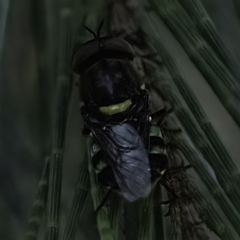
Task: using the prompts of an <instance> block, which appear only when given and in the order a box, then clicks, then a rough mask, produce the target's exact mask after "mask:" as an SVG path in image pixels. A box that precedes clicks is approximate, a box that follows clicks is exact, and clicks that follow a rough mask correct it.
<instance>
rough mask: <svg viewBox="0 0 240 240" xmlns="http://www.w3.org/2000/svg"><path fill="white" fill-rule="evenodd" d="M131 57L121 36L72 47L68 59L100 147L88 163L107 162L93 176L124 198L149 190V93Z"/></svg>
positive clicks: (144, 194)
mask: <svg viewBox="0 0 240 240" xmlns="http://www.w3.org/2000/svg"><path fill="white" fill-rule="evenodd" d="M134 56H135V55H134V51H133V49H132V47H131V46H130V45H129V44H128V43H127V42H126V41H124V40H123V39H120V38H112V37H102V38H97V39H94V40H91V41H89V42H87V43H85V44H84V45H81V46H77V47H76V48H75V53H74V57H73V68H74V70H75V72H77V73H78V74H80V76H81V79H80V96H81V97H82V100H83V102H84V103H85V105H84V106H83V107H82V109H81V114H82V117H83V119H84V123H85V126H86V128H87V129H88V130H89V131H90V132H91V133H92V135H93V136H94V138H95V140H96V141H97V143H98V145H99V146H100V148H101V151H99V152H98V154H97V155H96V156H95V157H94V159H93V165H94V167H95V168H97V165H98V164H99V162H100V161H102V162H104V163H105V164H106V166H105V167H104V168H103V169H102V170H101V171H100V173H99V174H98V179H99V181H100V182H101V183H102V184H103V185H106V186H110V187H112V188H115V189H118V190H119V192H121V194H122V195H123V196H124V197H125V198H126V199H127V200H128V201H135V200H136V199H138V198H142V197H147V196H148V195H149V193H150V191H151V166H150V165H151V164H150V161H149V149H150V146H149V131H150V122H149V99H148V91H147V90H145V89H142V88H143V87H142V82H141V80H140V78H139V76H138V74H137V72H136V70H135V68H134V67H133V65H132V61H133V59H134ZM164 160H165V159H164ZM152 161H153V162H154V159H153V160H152ZM153 165H154V166H155V164H153ZM158 167H159V166H158Z"/></svg>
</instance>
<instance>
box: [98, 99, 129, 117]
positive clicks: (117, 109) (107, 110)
mask: <svg viewBox="0 0 240 240" xmlns="http://www.w3.org/2000/svg"><path fill="white" fill-rule="evenodd" d="M131 105H132V101H131V99H127V100H126V101H124V102H121V103H118V104H113V105H110V106H103V107H99V110H100V112H101V113H103V114H106V115H113V114H116V113H122V112H124V111H126V110H127V109H128V108H129V107H130V106H131Z"/></svg>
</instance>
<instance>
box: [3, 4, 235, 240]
mask: <svg viewBox="0 0 240 240" xmlns="http://www.w3.org/2000/svg"><path fill="white" fill-rule="evenodd" d="M220 2H221V3H220ZM239 6H240V5H239V0H233V1H224V0H221V1H220V0H211V1H200V0H194V1H188V0H170V1H169V0H168V1H166V0H160V1H153V0H149V1H141V0H129V1H123V0H118V1H113V0H108V1H93V0H88V1H87V0H61V1H56V0H50V1H48V0H44V1H30V0H26V1H23V2H20V1H16V0H1V2H0V79H1V81H0V84H1V85H0V104H1V115H0V116H1V118H0V124H1V137H0V141H1V149H0V153H1V162H0V163H1V168H0V169H1V175H0V176H1V188H0V209H1V214H0V216H1V217H0V239H6V240H15V239H23V238H25V237H26V233H27V227H28V218H29V216H30V215H31V205H32V203H33V202H34V197H35V195H36V193H37V188H38V187H37V186H38V182H39V181H40V179H41V181H40V185H39V189H38V194H37V198H36V200H35V203H34V208H33V211H32V218H30V219H29V220H30V233H31V234H32V235H31V234H30V235H29V239H35V236H34V234H35V233H36V232H37V231H38V224H40V223H41V222H42V223H44V222H47V227H48V229H49V231H48V237H47V238H46V239H57V235H58V230H59V234H60V236H63V238H64V239H74V235H75V236H76V237H78V238H80V237H81V238H82V239H99V233H98V230H97V223H98V226H99V225H101V223H103V225H104V223H105V222H104V220H102V219H101V216H99V217H98V219H97V220H96V218H95V215H94V212H93V209H94V208H96V206H97V205H98V204H99V199H97V198H98V197H97V198H96V199H97V200H96V199H94V206H93V204H92V200H91V194H90V191H89V185H88V184H89V179H88V175H87V174H86V168H87V167H86V161H85V162H84V160H83V159H84V154H85V150H86V145H87V143H86V139H85V138H84V137H82V135H81V129H82V125H83V123H82V119H81V117H80V114H79V104H78V98H79V97H78V87H75V82H76V81H77V78H78V76H76V75H75V74H74V73H73V72H72V70H71V55H72V49H73V46H74V44H75V42H76V41H79V42H80V43H84V42H85V41H87V40H89V39H91V38H92V36H91V35H90V34H89V33H88V32H86V30H84V28H83V27H82V25H83V24H84V25H86V26H88V27H90V28H91V29H93V30H95V29H97V27H98V25H99V23H100V22H101V20H102V19H103V18H105V19H106V22H107V24H105V25H104V28H103V31H102V36H104V35H107V34H108V33H112V34H117V33H120V35H121V34H122V35H121V37H123V38H125V39H127V41H129V42H130V43H131V41H132V42H133V43H131V44H132V45H133V47H134V50H135V52H136V53H137V55H138V57H139V59H140V61H141V64H143V65H144V64H145V65H144V66H151V67H153V68H157V71H158V73H157V74H156V75H151V71H149V72H148V70H146V69H145V73H144V74H145V75H146V76H147V77H149V79H151V81H152V82H154V84H153V85H154V87H155V89H157V91H158V93H159V94H160V95H161V97H162V98H163V99H164V102H167V103H170V104H171V105H173V106H174V108H175V114H176V116H177V117H178V119H179V121H180V123H181V124H182V126H183V127H184V129H185V131H186V135H187V134H188V138H187V139H188V141H183V140H182V139H176V142H177V144H179V146H181V150H182V151H183V153H185V157H186V158H187V159H188V161H189V162H190V163H191V164H192V166H193V168H194V170H190V171H188V174H189V176H190V178H191V179H192V180H193V181H194V183H195V184H196V185H197V186H198V188H199V192H195V194H196V195H195V199H199V206H201V207H200V209H201V211H203V209H205V211H207V212H208V213H206V214H208V215H209V216H210V217H209V218H208V220H207V221H208V222H209V225H208V227H209V226H211V227H212V229H214V230H216V232H217V234H218V236H221V238H222V239H230V237H229V236H231V239H238V238H239V229H238V226H239V223H240V221H239V219H240V217H239V213H240V205H239V196H240V192H239V191H240V189H239V186H240V184H239V183H240V182H239V181H240V178H239V171H238V169H239V167H240V160H239V154H240V149H239V141H240V131H239V127H238V126H239V123H240V115H239V114H240V111H239V98H240V97H239V96H240V94H239V84H240V83H239V79H240V78H239V67H238V66H239V61H240V48H239V44H238V43H239V41H240V31H239V27H240V22H239V19H240V17H239ZM139 27H141V28H142V29H143V30H144V31H145V33H146V34H147V36H145V35H144V36H145V37H146V38H142V39H140V38H139V39H137V40H136V41H135V42H138V41H140V40H143V42H144V41H145V40H146V42H147V43H148V44H149V46H145V45H137V44H136V45H135V46H134V39H131V34H133V35H134V34H135V32H134V31H135V30H136V29H137V30H138V29H139ZM129 36H130V37H129ZM134 36H135V35H134ZM139 46H140V47H139ZM144 47H146V48H144ZM148 47H149V48H150V47H152V48H154V49H155V50H156V51H157V53H158V54H159V56H160V60H159V59H158V61H160V62H161V65H160V66H159V65H158V64H156V62H155V59H148V58H147V54H146V52H148ZM156 66H157V67H156ZM151 67H149V69H150V70H151ZM158 79H159V80H158ZM160 80H161V81H160ZM61 84H66V85H67V86H66V85H61ZM61 89H62V91H61ZM59 92H60V93H63V92H65V93H64V94H63V97H62V95H61V94H60V95H59V94H58V93H59ZM237 125H238V126H237ZM189 139H191V141H190V140H189ZM189 142H190V145H189ZM191 142H192V143H193V144H194V145H195V147H196V148H197V149H194V147H193V144H192V143H191ZM89 144H90V143H89ZM88 149H90V150H91V144H90V145H88ZM63 150H64V151H63ZM184 151H185V152H184ZM49 155H51V160H50V166H48V165H47V164H49V163H48V161H45V159H46V156H49ZM54 159H55V161H54ZM204 159H205V160H204ZM62 160H63V161H62ZM55 164H56V165H55ZM79 165H80V167H79ZM48 168H50V177H47V176H48V173H49V170H48ZM42 169H44V171H43V173H42V177H41V172H42ZM62 169H63V171H62ZM91 177H92V175H91ZM77 178H78V182H77V181H76V180H77ZM91 181H94V179H91ZM76 182H77V186H75V185H76ZM183 182H184V181H183ZM92 184H93V183H92ZM47 186H48V194H47ZM49 186H50V187H49ZM60 186H61V187H60ZM75 187H76V189H75ZM54 191H55V192H56V195H55V194H54ZM74 192H75V195H74ZM160 192H161V191H160V189H158V190H157V191H155V192H153V194H152V195H151V196H150V198H149V199H147V200H145V201H142V202H139V203H136V204H135V205H131V204H129V205H127V204H126V206H125V211H127V212H128V211H129V213H131V214H129V215H128V216H125V217H126V219H125V221H127V222H134V221H136V222H134V224H133V225H132V226H125V227H126V231H127V232H128V234H126V236H127V237H128V238H129V239H134V236H138V237H137V238H135V239H150V238H151V239H171V240H172V238H171V237H169V236H170V231H171V229H170V226H171V224H170V220H169V218H167V217H166V218H162V214H163V213H162V212H164V207H163V208H161V207H159V206H156V205H152V207H151V208H149V209H148V210H149V211H148V212H147V215H143V214H142V213H141V212H139V208H142V209H143V208H144V206H145V205H146V206H149V202H150V203H151V201H152V200H153V199H159V197H160V194H161V193H160ZM46 195H48V200H47V196H46ZM162 195H164V193H162ZM202 195H204V196H205V197H206V199H204V198H203V199H202ZM59 196H61V201H60V198H59ZM114 197H115V198H114ZM72 199H73V203H72V207H71V202H72ZM117 199H118V198H117V197H116V196H113V199H112V201H114V202H115V203H116V205H115V210H113V215H112V216H110V218H109V219H110V222H111V223H112V222H114V221H116V219H117V218H122V217H123V216H121V214H120V213H119V212H118V209H121V203H119V202H118V200H117ZM206 200H207V201H206ZM47 201H48V204H47V211H46V212H47V214H44V211H45V206H46V202H47ZM96 201H98V202H97V203H96ZM148 201H149V202H148ZM196 201H197V200H196ZM150 205H151V204H150ZM153 211H154V212H155V213H157V214H155V215H154V214H153ZM137 214H139V215H137ZM42 215H43V219H42V220H41V216H42ZM45 215H47V217H45ZM80 216H81V218H79V217H80ZM136 216H138V217H139V219H143V218H144V216H148V218H146V220H147V221H146V222H143V221H142V222H141V221H140V220H139V222H138V220H136ZM45 218H46V219H45ZM103 218H104V217H103ZM99 219H100V220H99ZM31 221H32V222H31ZM99 221H100V223H99ZM107 221H109V220H107ZM154 221H155V223H156V222H157V223H159V225H158V226H157V227H156V226H155V228H154V224H152V223H153V222H154ZM150 223H151V224H150ZM218 223H219V224H218ZM58 224H59V226H60V227H59V228H58ZM106 224H109V223H106ZM114 224H115V225H114ZM114 224H113V225H112V226H113V228H114V229H115V231H116V232H117V231H119V232H121V231H122V229H121V230H119V229H118V228H119V226H117V224H116V222H115V223H114ZM211 224H212V225H211ZM104 226H106V225H104ZM139 226H141V227H139ZM53 228H54V230H53ZM153 228H154V229H153ZM159 229H161V231H160V230H159ZM99 230H100V229H99ZM44 231H45V224H42V226H40V237H43V234H44ZM51 231H52V232H53V233H51ZM75 231H76V234H75ZM154 231H155V232H154ZM176 231H177V230H176ZM153 232H154V234H153ZM119 234H120V233H119ZM151 234H153V235H154V236H152V235H151ZM100 235H101V231H100ZM127 237H126V238H127ZM154 237H155V238H154ZM109 239H111V238H109ZM176 239H181V237H179V238H177V237H176ZM211 239H217V237H216V235H215V234H214V233H211Z"/></svg>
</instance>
